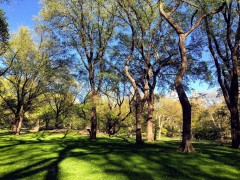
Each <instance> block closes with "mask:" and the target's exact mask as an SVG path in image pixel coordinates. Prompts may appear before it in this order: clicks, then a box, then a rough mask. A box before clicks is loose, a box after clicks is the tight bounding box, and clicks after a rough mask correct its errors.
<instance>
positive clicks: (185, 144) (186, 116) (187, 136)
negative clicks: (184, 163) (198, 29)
mask: <svg viewBox="0 0 240 180" xmlns="http://www.w3.org/2000/svg"><path fill="white" fill-rule="evenodd" d="M185 39H186V36H185V35H182V34H180V35H179V50H180V53H181V59H182V64H181V68H180V69H179V71H178V73H177V76H176V78H175V81H174V85H175V89H176V91H177V94H178V98H179V101H180V103H181V106H182V113H183V127H182V143H181V145H180V147H179V150H180V151H181V152H188V153H190V152H195V150H194V148H193V146H192V143H191V138H192V137H191V136H192V135H191V104H190V102H189V100H188V97H187V95H186V93H185V90H184V87H183V85H182V80H183V76H184V74H185V72H186V69H187V53H186V48H185V45H184V42H185Z"/></svg>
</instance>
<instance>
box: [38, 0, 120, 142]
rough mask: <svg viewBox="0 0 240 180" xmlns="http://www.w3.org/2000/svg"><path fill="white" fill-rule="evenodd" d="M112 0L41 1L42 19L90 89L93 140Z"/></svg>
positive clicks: (111, 28)
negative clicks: (73, 55)
mask: <svg viewBox="0 0 240 180" xmlns="http://www.w3.org/2000/svg"><path fill="white" fill-rule="evenodd" d="M115 12H116V8H115V5H114V3H113V2H112V1H101V0H97V1H93V0H91V1H77V0H70V1H67V0H61V1H59V0H53V1H47V0H44V1H43V8H42V10H41V16H42V18H43V19H44V20H45V22H47V26H50V27H51V28H52V30H53V31H54V30H55V31H57V33H58V35H59V36H61V38H62V40H63V41H65V42H66V43H67V44H68V45H70V46H71V47H72V48H73V49H74V50H75V51H76V52H77V53H78V56H79V60H80V62H81V63H82V64H83V66H84V67H85V70H86V71H87V72H88V83H89V85H90V89H91V101H92V109H91V130H90V139H92V140H95V139H96V133H97V111H96V108H97V100H98V96H99V93H100V91H101V88H102V82H103V76H101V73H103V72H104V68H105V54H106V51H107V49H108V45H109V43H110V40H111V37H112V35H113V32H114V28H115V26H116V23H115Z"/></svg>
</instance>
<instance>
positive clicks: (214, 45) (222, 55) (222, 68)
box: [205, 0, 240, 148]
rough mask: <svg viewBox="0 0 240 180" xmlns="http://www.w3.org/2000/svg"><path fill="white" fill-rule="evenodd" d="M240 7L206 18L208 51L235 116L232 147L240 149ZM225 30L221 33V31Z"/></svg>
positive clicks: (229, 7)
mask: <svg viewBox="0 0 240 180" xmlns="http://www.w3.org/2000/svg"><path fill="white" fill-rule="evenodd" d="M239 6H240V3H239V1H233V0H231V1H228V3H227V5H226V6H225V7H224V10H223V11H222V13H221V14H219V15H218V16H214V17H206V18H205V29H206V33H207V37H208V47H209V50H210V52H211V55H212V57H213V60H214V63H215V67H216V70H217V79H218V83H219V85H220V87H221V90H222V93H223V96H224V99H225V102H226V104H227V107H228V110H229V112H230V114H231V137H232V147H233V148H240V120H239V108H238V102H239V82H240V81H239V66H240V63H239V58H240V57H239V54H240V50H239V42H240V20H239V17H240V9H239ZM218 26H221V27H225V28H224V29H222V28H221V30H219V29H218V28H217V27H218Z"/></svg>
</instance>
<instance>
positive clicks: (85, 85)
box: [0, 0, 240, 152]
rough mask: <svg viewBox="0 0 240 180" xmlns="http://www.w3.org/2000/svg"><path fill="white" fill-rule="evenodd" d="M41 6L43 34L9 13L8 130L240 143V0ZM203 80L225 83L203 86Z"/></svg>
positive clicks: (5, 54)
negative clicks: (13, 27) (13, 23)
mask: <svg viewBox="0 0 240 180" xmlns="http://www.w3.org/2000/svg"><path fill="white" fill-rule="evenodd" d="M41 3H42V9H41V11H40V12H39V16H38V17H35V24H36V25H35V31H34V32H33V31H30V29H29V28H28V27H19V30H18V32H16V33H14V34H10V33H9V32H8V24H7V19H6V17H5V15H4V12H3V11H0V26H1V29H0V35H1V36H0V57H1V66H0V67H1V72H0V75H1V77H0V84H1V86H0V108H1V115H0V129H8V130H11V132H12V133H14V134H16V135H20V134H21V132H22V131H21V130H22V129H31V130H32V131H41V130H52V129H65V130H66V131H68V130H71V129H75V130H79V131H86V132H87V133H88V134H89V137H90V139H91V140H93V141H94V140H96V138H97V136H98V134H101V133H102V134H108V135H109V136H113V135H117V136H121V137H124V138H130V137H132V138H135V139H136V144H143V143H144V141H147V142H152V141H154V140H157V139H160V138H161V136H168V137H179V138H181V140H182V141H181V144H180V150H181V151H182V152H194V151H195V150H194V147H193V146H192V143H191V140H192V139H196V140H201V139H208V140H218V141H220V142H221V143H225V142H226V141H228V140H230V141H231V143H232V147H233V148H240V121H239V107H240V105H239V104H240V103H239V97H240V96H239V83H240V78H239V75H240V73H239V68H240V47H239V44H240V42H239V41H240V2H239V1H237V0H214V1H212V0H201V1H199V0H191V1H188V0H173V1H168V0H160V1H157V0H141V1H139V0H87V1H85V0H42V1H41ZM196 81H198V82H201V83H208V84H209V86H210V87H217V88H218V90H212V91H209V92H205V93H202V92H201V93H199V92H198V91H194V90H192V89H191V84H192V83H193V82H196ZM200 86H201V84H200Z"/></svg>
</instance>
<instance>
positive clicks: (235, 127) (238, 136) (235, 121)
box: [230, 107, 240, 148]
mask: <svg viewBox="0 0 240 180" xmlns="http://www.w3.org/2000/svg"><path fill="white" fill-rule="evenodd" d="M230 113H231V136H232V147H233V148H240V128H239V114H238V108H237V107H231V110H230Z"/></svg>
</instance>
